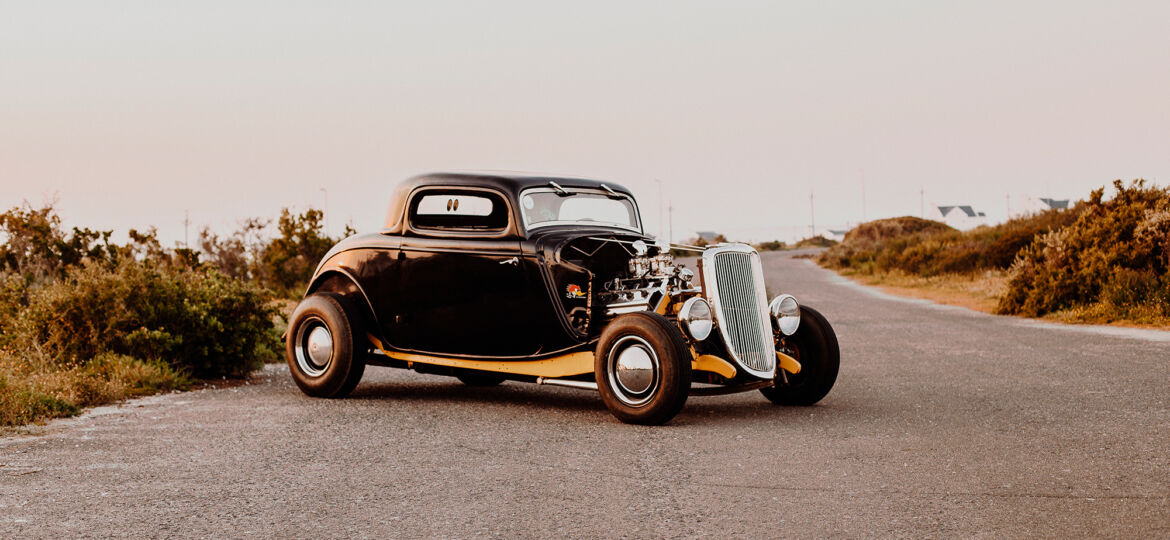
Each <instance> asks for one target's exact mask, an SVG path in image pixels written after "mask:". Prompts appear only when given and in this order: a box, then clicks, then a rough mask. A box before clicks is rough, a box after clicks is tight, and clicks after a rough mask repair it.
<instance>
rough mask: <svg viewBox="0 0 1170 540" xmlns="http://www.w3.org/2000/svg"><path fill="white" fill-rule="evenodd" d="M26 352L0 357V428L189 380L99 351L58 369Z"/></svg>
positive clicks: (159, 367)
mask: <svg viewBox="0 0 1170 540" xmlns="http://www.w3.org/2000/svg"><path fill="white" fill-rule="evenodd" d="M25 352H26V353H30V354H13V353H10V352H9V353H0V425H5V426H12V425H20V424H27V423H29V422H34V421H38V420H43V419H47V418H56V417H62V416H72V415H74V414H77V413H78V412H80V410H81V407H86V406H91V405H99V404H102V403H107V402H110V401H115V400H119V399H124V398H128V397H135V396H142V395H148V394H155V393H158V392H165V391H170V390H177V389H182V388H185V387H186V386H187V385H188V384H189V382H188V380H187V378H186V377H184V376H183V375H182V374H179V373H176V372H175V371H174V370H172V369H171V368H170V366H168V365H167V364H165V363H163V362H147V361H141V360H136V359H134V358H130V357H128V356H122V355H116V354H112V353H103V354H101V355H98V356H97V357H95V358H93V359H90V360H89V361H86V362H84V363H82V364H80V365H77V366H71V367H65V368H61V367H59V366H54V365H52V364H53V363H52V362H46V361H44V360H43V358H40V356H41V355H40V354H37V353H36V352H35V351H25Z"/></svg>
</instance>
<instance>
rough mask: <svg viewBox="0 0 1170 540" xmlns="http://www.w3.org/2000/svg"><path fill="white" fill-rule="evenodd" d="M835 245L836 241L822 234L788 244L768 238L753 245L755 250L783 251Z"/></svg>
mask: <svg viewBox="0 0 1170 540" xmlns="http://www.w3.org/2000/svg"><path fill="white" fill-rule="evenodd" d="M835 245H837V241H836V240H833V239H832V238H826V237H824V236H819V235H818V236H810V237H808V238H802V239H800V240H797V241H796V242H794V243H792V244H789V243H787V242H781V241H779V240H769V241H767V242H760V243H759V244H756V245H755V248H756V250H757V251H784V250H789V249H803V248H827V247H833V246H835Z"/></svg>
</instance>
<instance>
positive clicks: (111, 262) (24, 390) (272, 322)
mask: <svg viewBox="0 0 1170 540" xmlns="http://www.w3.org/2000/svg"><path fill="white" fill-rule="evenodd" d="M321 218H322V214H321V212H320V211H318V210H308V211H306V212H304V213H302V214H293V213H292V212H290V211H288V210H287V209H286V210H285V211H283V212H282V213H281V215H280V217H279V218H278V219H277V220H276V233H277V234H276V235H275V236H274V237H272V238H268V237H267V236H266V235H267V234H268V233H267V231H268V229H269V223H268V222H267V221H265V220H260V219H250V220H246V221H245V222H243V224H242V225H241V227H240V229H239V230H237V231H236V232H234V233H232V234H230V235H228V236H225V237H219V236H217V235H215V234H213V233H212V232H211V231H210V230H206V229H205V230H204V231H203V232H202V234H201V235H200V239H199V245H200V249H198V250H196V249H188V248H184V247H175V248H164V247H163V246H162V245H161V244H160V242H159V241H158V239H157V235H156V234H155V232H154V231H153V230H149V231H145V232H142V231H136V230H131V231H130V232H129V241H128V242H127V243H126V244H116V243H114V242H112V241H111V236H112V232H111V231H94V230H90V229H87V228H73V229H72V230H71V231H65V230H64V229H63V227H62V226H61V219H60V217H59V216H58V215H57V213H56V212H55V211H54V209H53V207H52V206H51V205H50V206H45V207H42V208H33V207H31V206H28V205H25V206H22V207H17V208H12V209H10V210H9V211H7V212H5V213H3V214H0V239H2V240H3V243H2V244H0V426H12V425H21V424H26V423H29V422H35V421H39V420H43V419H47V418H53V417H60V416H69V415H73V414H77V413H78V412H79V411H80V410H81V409H82V408H83V407H88V406H93V405H98V404H102V403H109V402H112V401H116V400H119V399H123V398H127V397H134V396H142V395H149V394H153V393H157V392H165V391H170V390H176V389H184V388H188V387H190V386H191V385H192V384H198V383H199V382H200V381H204V380H212V379H224V378H242V377H246V376H248V374H250V373H251V372H252V371H254V370H256V369H257V368H259V367H260V366H261V365H262V364H263V363H264V362H266V361H277V360H279V359H280V357H281V355H282V352H281V351H282V345H281V343H280V333H281V332H282V331H283V326H284V323H285V320H284V318H285V314H284V313H283V312H282V310H283V307H284V306H285V305H286V304H288V303H289V300H288V299H289V298H292V297H293V296H295V295H297V294H299V293H300V292H301V291H302V290H303V287H304V286H305V284H306V281H307V279H308V278H309V276H310V274H311V273H312V271H313V269H314V267H315V265H316V264H317V262H318V261H319V260H320V258H321V257H322V256H323V255H324V253H325V252H326V251H327V250H328V249H329V247H330V246H332V245H333V243H334V242H335V241H336V239H333V238H329V237H327V236H326V235H325V234H324V233H323V231H322V227H321ZM349 233H352V231H351V230H349V229H347V230H346V234H349Z"/></svg>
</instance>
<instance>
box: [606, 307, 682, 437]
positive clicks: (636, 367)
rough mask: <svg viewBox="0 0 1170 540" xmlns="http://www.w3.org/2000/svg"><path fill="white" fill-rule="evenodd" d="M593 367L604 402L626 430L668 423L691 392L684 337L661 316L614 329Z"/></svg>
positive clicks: (621, 322)
mask: <svg viewBox="0 0 1170 540" xmlns="http://www.w3.org/2000/svg"><path fill="white" fill-rule="evenodd" d="M593 367H594V376H595V377H596V379H597V389H598V390H599V391H600V392H601V400H602V401H604V402H605V406H606V408H608V409H609V412H610V413H613V415H614V416H616V417H617V419H618V420H621V421H622V422H625V423H627V424H643V425H658V424H665V423H666V422H669V421H670V419H671V418H674V416H675V415H676V414H678V412H679V411H680V410H682V408H683V405H685V404H686V402H687V396H688V395H689V393H690V389H691V357H690V352H689V349H688V348H687V345H686V341H685V339H684V338H683V335H682V332H681V331H680V330H679V328H678V325H676V324H675V323H673V322H672V321H670V320H669V319H667V318H666V317H663V316H661V315H658V314H657V313H650V312H638V313H630V314H627V315H622V316H621V317H618V318H616V319H614V320H613V322H611V323H609V326H607V327H606V328H605V331H604V332H602V333H601V340H600V341H599V342H598V344H597V351H596V352H595V353H594V364H593Z"/></svg>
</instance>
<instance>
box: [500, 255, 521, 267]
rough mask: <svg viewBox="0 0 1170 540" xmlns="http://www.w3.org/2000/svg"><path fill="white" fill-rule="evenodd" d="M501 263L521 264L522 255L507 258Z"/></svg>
mask: <svg viewBox="0 0 1170 540" xmlns="http://www.w3.org/2000/svg"><path fill="white" fill-rule="evenodd" d="M500 264H510V265H512V266H519V265H520V257H512V258H511V259H506V260H503V261H500Z"/></svg>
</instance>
